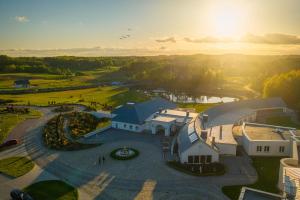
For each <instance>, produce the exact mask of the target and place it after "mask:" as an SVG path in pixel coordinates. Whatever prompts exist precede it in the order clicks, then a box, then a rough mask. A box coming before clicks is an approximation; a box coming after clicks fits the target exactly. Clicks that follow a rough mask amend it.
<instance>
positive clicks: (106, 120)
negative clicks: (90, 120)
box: [97, 118, 111, 129]
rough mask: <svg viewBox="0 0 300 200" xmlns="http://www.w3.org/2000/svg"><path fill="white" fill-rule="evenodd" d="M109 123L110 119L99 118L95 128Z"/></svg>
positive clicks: (103, 126)
mask: <svg viewBox="0 0 300 200" xmlns="http://www.w3.org/2000/svg"><path fill="white" fill-rule="evenodd" d="M109 125H111V120H110V119H108V118H102V119H100V122H99V123H98V125H97V129H100V128H105V127H107V126H109Z"/></svg>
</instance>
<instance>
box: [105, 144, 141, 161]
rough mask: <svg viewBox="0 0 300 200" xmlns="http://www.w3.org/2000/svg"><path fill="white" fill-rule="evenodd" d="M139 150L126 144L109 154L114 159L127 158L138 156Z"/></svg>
mask: <svg viewBox="0 0 300 200" xmlns="http://www.w3.org/2000/svg"><path fill="white" fill-rule="evenodd" d="M138 154H139V152H138V150H136V149H133V148H128V147H126V146H124V147H122V148H118V149H115V150H113V151H112V152H111V153H110V156H111V157H112V158H114V159H116V160H129V159H132V158H135V157H136V156H138Z"/></svg>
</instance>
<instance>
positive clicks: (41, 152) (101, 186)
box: [0, 109, 256, 199]
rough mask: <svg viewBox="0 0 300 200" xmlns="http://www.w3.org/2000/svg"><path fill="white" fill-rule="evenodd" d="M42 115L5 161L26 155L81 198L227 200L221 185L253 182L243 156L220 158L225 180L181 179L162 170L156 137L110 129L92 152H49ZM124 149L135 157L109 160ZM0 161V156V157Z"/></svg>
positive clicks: (29, 124) (18, 130) (21, 127)
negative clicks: (130, 149) (134, 152)
mask: <svg viewBox="0 0 300 200" xmlns="http://www.w3.org/2000/svg"><path fill="white" fill-rule="evenodd" d="M44 113H45V115H44V116H43V117H42V118H41V119H39V120H38V122H34V123H33V122H32V121H25V122H23V123H22V124H20V125H18V126H17V127H16V128H15V129H14V131H15V134H16V135H15V136H18V134H20V136H21V137H22V138H23V141H24V143H23V145H22V146H19V147H17V148H14V149H11V150H9V151H8V152H6V153H5V156H8V155H14V154H20V153H25V154H28V156H30V157H31V158H32V159H33V160H34V161H35V163H36V164H37V165H38V167H39V168H40V169H42V171H45V172H47V173H49V174H51V176H53V177H57V178H59V179H62V180H65V181H67V182H69V183H70V184H72V185H74V186H77V187H78V188H79V191H80V195H81V197H82V199H227V198H226V196H224V195H223V194H222V192H221V186H223V185H234V184H247V183H250V182H253V181H254V180H255V179H256V173H255V170H254V169H253V168H252V167H251V164H250V162H249V160H248V159H247V157H226V158H223V162H225V163H226V164H227V165H228V166H229V167H228V168H229V172H228V173H227V174H226V175H224V176H220V177H193V176H189V175H185V174H182V173H180V172H178V171H175V170H173V169H171V168H169V167H167V166H166V165H165V163H164V160H163V157H162V151H161V146H160V145H161V142H160V138H159V137H157V136H153V135H147V134H137V133H130V132H124V131H118V130H114V129H109V130H107V131H106V132H104V133H101V134H99V135H96V136H95V138H92V139H90V140H93V142H95V140H97V141H100V142H104V144H103V145H101V146H98V147H95V148H92V149H86V150H80V151H55V150H50V149H48V148H46V147H45V146H44V145H43V143H42V128H43V125H44V124H45V123H46V121H47V120H48V119H49V118H51V117H53V116H54V115H55V114H54V113H52V112H51V110H47V109H46V110H45V111H44ZM25 126H26V127H28V128H26V129H24V127H25ZM21 132H22V133H21ZM123 146H130V147H134V148H136V149H138V150H139V151H140V156H139V157H137V158H136V159H133V160H129V161H116V160H112V159H111V158H110V157H109V153H110V152H111V151H112V150H113V149H115V148H117V147H123ZM100 155H101V156H105V158H106V160H105V163H104V164H103V165H101V166H99V164H98V162H97V161H98V158H99V156H100ZM3 156H4V154H3V152H1V153H0V157H3ZM0 180H1V179H0ZM35 180H38V176H37V177H36V179H35ZM32 181H34V180H32Z"/></svg>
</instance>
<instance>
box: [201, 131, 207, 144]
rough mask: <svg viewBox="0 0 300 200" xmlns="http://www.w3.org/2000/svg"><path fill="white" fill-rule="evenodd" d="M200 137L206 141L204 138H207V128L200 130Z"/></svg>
mask: <svg viewBox="0 0 300 200" xmlns="http://www.w3.org/2000/svg"><path fill="white" fill-rule="evenodd" d="M201 138H202V139H203V140H205V141H206V139H207V130H201Z"/></svg>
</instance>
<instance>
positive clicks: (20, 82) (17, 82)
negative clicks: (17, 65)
mask: <svg viewBox="0 0 300 200" xmlns="http://www.w3.org/2000/svg"><path fill="white" fill-rule="evenodd" d="M15 84H16V85H28V84H30V82H29V80H28V79H20V80H15Z"/></svg>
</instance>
